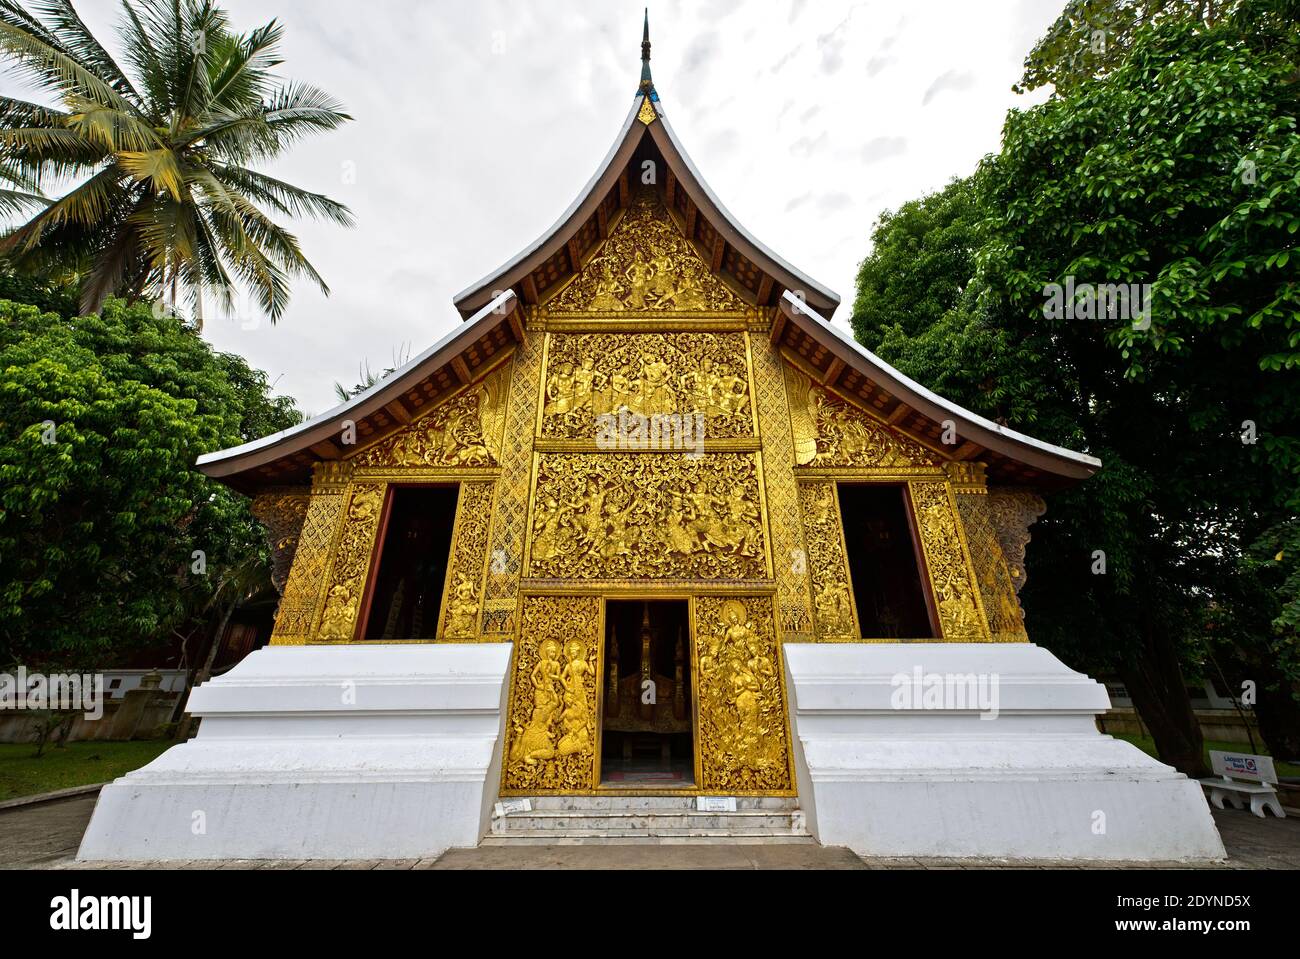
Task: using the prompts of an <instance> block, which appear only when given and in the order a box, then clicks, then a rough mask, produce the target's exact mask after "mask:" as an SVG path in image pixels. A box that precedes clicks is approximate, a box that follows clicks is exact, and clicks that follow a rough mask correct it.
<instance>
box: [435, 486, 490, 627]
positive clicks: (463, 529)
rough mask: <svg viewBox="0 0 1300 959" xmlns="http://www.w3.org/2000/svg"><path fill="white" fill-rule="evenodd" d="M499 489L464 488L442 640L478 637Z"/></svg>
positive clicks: (458, 506)
mask: <svg viewBox="0 0 1300 959" xmlns="http://www.w3.org/2000/svg"><path fill="white" fill-rule="evenodd" d="M495 487H496V484H495V483H462V484H461V486H460V495H459V496H458V497H457V498H456V530H455V536H456V538H455V542H454V543H453V544H452V548H451V559H450V562H449V564H448V566H449V570H450V572H449V576H448V580H449V582H448V585H447V598H446V601H445V607H444V609H443V613H442V620H441V623H442V626H441V629H442V633H441V636H440V638H441V639H454V640H470V639H476V638H477V637H478V629H479V611H480V609H481V605H482V603H481V600H482V594H481V588H482V580H483V566H484V563H485V561H486V559H487V548H488V535H489V533H490V532H491V530H490V528H489V527H490V525H491V522H492V497H493V494H494V492H495Z"/></svg>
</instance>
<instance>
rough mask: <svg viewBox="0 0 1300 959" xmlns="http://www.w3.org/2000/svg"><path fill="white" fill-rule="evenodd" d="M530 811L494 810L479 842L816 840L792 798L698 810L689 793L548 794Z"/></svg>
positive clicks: (748, 800)
mask: <svg viewBox="0 0 1300 959" xmlns="http://www.w3.org/2000/svg"><path fill="white" fill-rule="evenodd" d="M531 803H532V810H531V811H530V812H508V813H507V814H506V815H504V816H496V815H494V816H493V818H492V831H491V834H490V835H488V836H487V837H486V838H485V839H484V840H483V843H482V844H483V845H485V846H506V845H533V846H572V845H585V844H597V843H607V844H610V845H635V844H647V845H669V844H679V843H682V844H684V843H699V844H712V845H744V844H757V843H801V844H812V843H814V842H815V840H814V839H813V837H812V836H810V835H809V834H808V830H807V827H806V825H805V823H804V817H803V813H802V812H800V811H799V804H798V800H797V799H780V798H767V797H759V798H737V799H736V811H735V812H700V811H699V810H698V809H696V808H695V799H694V797H690V796H546V797H541V798H535V799H533V800H532V801H531Z"/></svg>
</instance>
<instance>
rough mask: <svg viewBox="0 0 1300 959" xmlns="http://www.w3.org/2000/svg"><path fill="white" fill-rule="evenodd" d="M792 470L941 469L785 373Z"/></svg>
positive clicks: (914, 447)
mask: <svg viewBox="0 0 1300 959" xmlns="http://www.w3.org/2000/svg"><path fill="white" fill-rule="evenodd" d="M785 380H786V388H787V390H788V391H789V394H790V425H791V427H792V429H793V431H794V445H795V462H796V465H798V466H862V467H917V466H941V465H942V464H943V458H942V457H941V456H939V454H938V453H935V452H932V451H931V450H928V449H926V448H925V447H924V446H922V445H921V444H920V443H918V442H917V441H916V440H914V439H911V438H910V437H908V436H905V435H904V434H902V433H900V432H898V431H897V430H894V429H891V428H890V427H889V426H886V425H885V424H884V423H881V422H880V421H879V420H877V419H876V418H875V417H873V416H872V415H871V414H870V413H867V412H866V411H865V410H863V409H860V408H859V407H857V406H854V405H853V404H852V403H849V402H848V401H847V400H843V399H840V397H838V396H836V395H835V394H833V393H830V392H828V391H827V390H824V389H822V388H821V387H820V386H817V385H816V384H814V383H813V382H812V381H811V380H810V379H808V377H806V376H804V375H803V374H802V373H800V372H799V371H798V370H796V369H795V368H794V367H793V366H790V365H788V364H787V365H786V368H785Z"/></svg>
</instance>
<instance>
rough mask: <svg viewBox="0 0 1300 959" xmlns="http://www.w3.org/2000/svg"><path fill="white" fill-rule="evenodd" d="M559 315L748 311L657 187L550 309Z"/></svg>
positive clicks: (644, 194)
mask: <svg viewBox="0 0 1300 959" xmlns="http://www.w3.org/2000/svg"><path fill="white" fill-rule="evenodd" d="M547 307H548V309H549V310H550V311H552V312H556V313H560V312H563V313H600V314H609V313H626V312H636V311H643V310H650V311H655V312H657V313H661V314H662V313H672V314H676V313H698V312H714V313H716V312H732V313H734V312H743V311H745V310H746V309H748V306H747V304H746V303H745V301H744V300H742V299H741V298H740V297H739V296H738V295H736V294H735V293H734V292H732V290H731V289H730V288H729V287H727V285H726V284H725V283H723V282H722V281H721V280H719V279H718V278H717V277H716V276H714V275H713V274H712V273H711V272H709V268H708V264H706V263H705V262H704V260H703V259H701V258H700V255H699V254H698V253H696V252H695V249H694V248H693V247H692V246H691V244H690V243H689V242H688V241H687V240H686V238H685V237H684V236H682V234H681V233H680V232H679V231H678V229H677V227H676V226H675V225H674V223H673V221H672V218H671V217H670V216H669V214H668V209H667V208H666V207H665V206H664V204H663V201H662V200H661V199H660V198H659V194H658V193H657V192H656V191H655V190H654V189H653V188H646V189H643V190H641V191H640V192H638V193H637V195H636V196H635V198H634V199H633V201H632V205H631V206H630V208H629V209H628V211H627V213H626V214H625V215H624V216H623V219H622V220H621V221H620V222H619V224H618V226H617V227H616V228H615V229H614V232H613V234H612V235H611V236H610V238H609V239H608V240H606V241H605V244H604V246H603V247H601V249H600V252H599V253H597V254H596V256H594V257H593V258H592V259H591V260H590V262H588V263H587V264H586V265H585V266H584V267H583V268H582V270H581V271H580V272H579V273H578V275H577V276H576V277H575V278H574V279H573V281H572V282H570V283H569V285H568V286H566V287H565V288H564V289H563V290H561V291H560V293H559V295H558V296H556V297H555V299H554V300H552V301H551V302H550V303H549V304H548V305H547Z"/></svg>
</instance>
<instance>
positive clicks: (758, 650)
mask: <svg viewBox="0 0 1300 959" xmlns="http://www.w3.org/2000/svg"><path fill="white" fill-rule="evenodd" d="M721 614H722V616H721V618H722V626H723V630H722V639H721V642H720V643H718V644H717V645H716V647H715V648H714V650H713V655H712V656H710V657H707V658H705V659H702V660H701V662H700V669H701V671H702V672H704V673H716V674H717V678H718V679H720V680H721V682H720V684H719V685H720V688H721V691H722V692H723V693H724V695H725V696H726V697H727V698H729V699H730V702H731V706H730V711H731V713H732V717H731V720H730V721H723V722H720V723H719V724H718V731H719V733H720V734H721V735H722V736H723V738H724V741H723V742H722V743H721V744H720V745H721V747H722V750H723V751H725V752H727V753H729V754H730V755H731V756H732V757H733V760H734V762H735V763H736V764H737V765H741V766H747V767H749V768H751V769H764V768H766V767H767V766H768V765H770V764H771V762H772V752H771V749H770V748H769V739H768V736H767V734H768V728H767V725H766V718H765V716H764V707H765V706H766V696H765V692H764V688H765V686H767V685H769V684H770V683H771V682H773V681H774V679H775V671H774V669H773V666H772V661H771V658H770V657H769V656H768V654H767V651H766V649H765V648H764V643H763V640H762V639H761V638H760V637H759V635H758V632H757V630H756V629H755V628H754V624H753V623H752V622H751V621H750V620H749V618H748V615H747V613H746V610H745V604H744V603H742V602H740V601H739V600H735V599H732V600H728V601H727V602H725V603H723V605H722V610H721ZM724 708H725V707H724Z"/></svg>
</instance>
